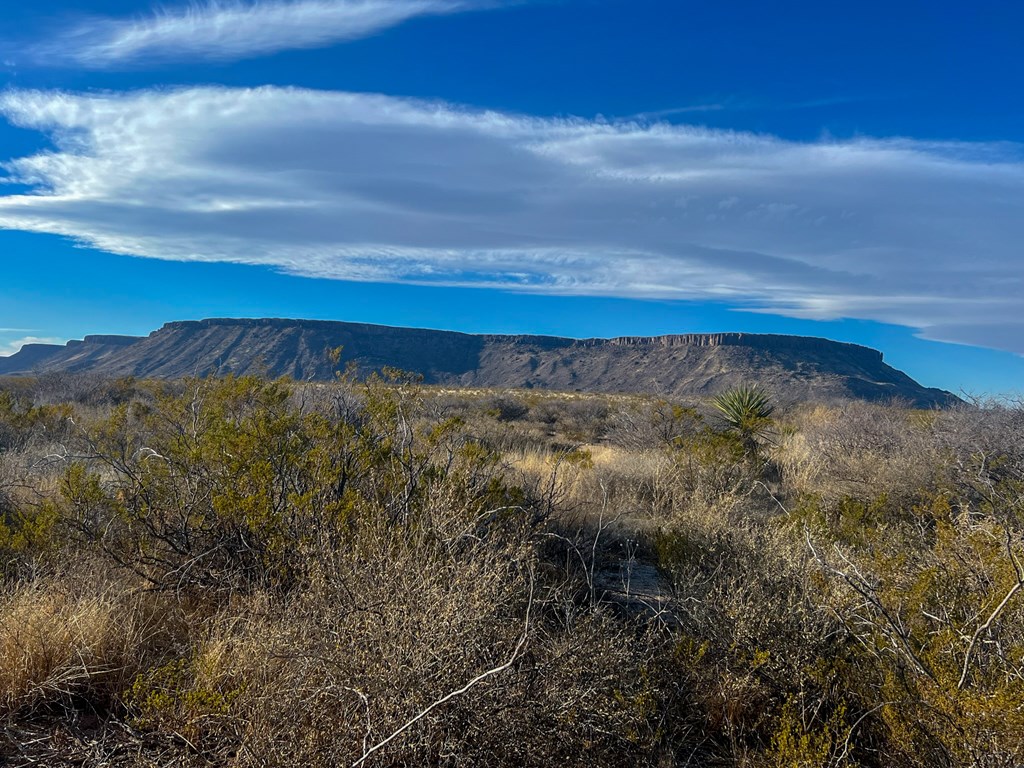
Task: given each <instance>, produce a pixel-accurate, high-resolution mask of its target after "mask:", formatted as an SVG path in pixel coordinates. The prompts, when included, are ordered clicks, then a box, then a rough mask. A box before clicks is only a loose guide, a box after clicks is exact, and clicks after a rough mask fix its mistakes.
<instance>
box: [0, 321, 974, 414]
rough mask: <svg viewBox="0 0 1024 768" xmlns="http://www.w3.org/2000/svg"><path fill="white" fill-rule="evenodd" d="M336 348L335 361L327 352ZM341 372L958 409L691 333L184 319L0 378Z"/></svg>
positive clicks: (790, 345)
mask: <svg viewBox="0 0 1024 768" xmlns="http://www.w3.org/2000/svg"><path fill="white" fill-rule="evenodd" d="M338 348H341V358H340V360H339V359H338V358H337V357H336V356H334V355H333V354H332V351H333V350H337V349H338ZM347 366H352V370H353V371H354V372H355V374H356V375H357V376H360V377H364V376H369V375H371V374H372V373H374V372H376V371H381V370H383V369H384V368H397V369H401V370H405V371H409V372H412V373H418V374H420V375H422V377H423V380H424V381H425V382H426V383H428V384H439V385H442V386H453V387H480V388H490V387H495V388H519V387H522V388H526V389H553V390H562V391H581V392H608V393H631V392H632V393H641V394H654V395H658V396H671V397H679V398H688V397H706V396H710V395H714V394H717V393H719V392H723V391H726V390H728V389H730V388H732V387H736V386H739V385H741V384H745V383H750V382H756V383H758V384H761V385H763V386H765V387H766V388H768V389H769V390H770V391H771V392H773V393H777V395H778V397H779V398H780V399H784V400H787V401H790V402H795V401H797V400H816V401H823V400H830V399H849V398H856V399H862V400H875V401H880V402H888V401H899V402H904V403H908V404H913V405H916V406H918V407H923V408H928V407H933V406H937V405H938V406H941V405H946V404H950V403H955V402H958V401H957V399H956V398H955V397H954V396H952V395H950V394H949V393H948V392H942V391H940V390H934V389H928V388H925V387H922V386H921V385H920V384H918V383H917V382H915V381H914V380H913V379H911V378H910V377H909V376H907V375H906V374H904V373H902V372H900V371H898V370H896V369H894V368H892V367H890V366H888V365H886V364H885V363H884V362H883V360H882V353H881V352H878V351H877V350H874V349H870V348H868V347H863V346H860V345H857V344H848V343H844V342H837V341H830V340H828V339H822V338H812V337H804V336H788V335H782V334H774V335H773V334H754V333H686V334H671V335H665V336H620V337H618V338H612V339H597V338H594V339H572V338H564V337H558V336H537V335H528V334H467V333H460V332H457V331H440V330H430V329H425V328H396V327H391V326H386V325H371V324H367V323H345V322H337V321H331V320H293V319H288V318H252V319H228V318H224V319H217V318H211V319H208V320H187V321H180V322H172V323H167V324H166V325H164V326H163V327H162V328H160V329H159V330H157V331H154V332H153V333H151V334H150V335H149V336H147V337H145V338H140V339H136V338H133V337H130V336H87V337H86V338H85V339H83V340H82V341H77V342H71V343H69V344H68V345H67V346H46V345H27V346H26V347H25V348H24V349H23V350H22V351H21V352H19V353H17V354H15V355H12V356H10V357H3V358H0V375H36V374H40V373H45V372H47V371H66V372H71V373H96V374H101V375H106V376H134V377H137V378H161V379H174V378H181V377H189V376H207V375H224V374H229V373H230V374H235V375H247V374H251V375H258V376H271V377H276V376H289V377H291V378H293V379H296V380H299V381H333V380H335V378H336V376H337V372H338V370H339V368H341V369H345V368H346V367H347Z"/></svg>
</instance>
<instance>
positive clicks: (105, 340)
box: [82, 334, 142, 347]
mask: <svg viewBox="0 0 1024 768" xmlns="http://www.w3.org/2000/svg"><path fill="white" fill-rule="evenodd" d="M141 338H142V337H141V336H114V335H110V334H94V335H91V336H86V337H85V338H83V339H82V343H83V344H105V345H107V346H109V347H128V346H131V345H132V344H134V343H135V342H137V341H139V340H140V339H141Z"/></svg>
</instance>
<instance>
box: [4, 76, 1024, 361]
mask: <svg viewBox="0 0 1024 768" xmlns="http://www.w3.org/2000/svg"><path fill="white" fill-rule="evenodd" d="M0 113H2V114H4V115H6V116H7V118H8V119H9V120H11V121H13V122H14V123H16V124H18V125H20V126H22V127H25V128H29V129H34V130H37V131H41V132H43V133H45V134H47V135H48V136H50V137H51V138H52V140H53V141H54V142H55V144H56V146H57V149H56V150H55V151H51V152H43V153H39V154H36V155H33V156H29V157H22V158H18V159H15V160H13V161H11V162H9V163H7V164H6V169H7V172H8V173H9V175H10V176H11V177H12V178H13V179H14V180H16V181H17V182H19V183H21V184H28V185H31V188H32V190H33V191H32V193H30V194H11V195H6V196H0V227H5V228H10V229H20V230H28V231H36V232H48V233H56V234H61V235H66V236H68V237H71V238H74V239H75V240H76V241H78V242H80V243H83V244H86V245H89V246H92V247H95V248H99V249H102V250H105V251H108V252H112V253H119V254H127V255H133V256H143V257H151V258H159V259H170V260H181V261H223V262H237V263H247V264H262V265H268V266H271V267H274V268H277V269H280V270H283V271H286V272H290V273H295V274H301V275H307V276H312V277H319V278H336V279H346V280H376V281H403V282H414V283H426V284H447V285H469V286H488V287H499V288H505V289H511V290H520V291H537V292H549V293H561V294H595V295H609V296H626V297H646V298H661V299H666V298H668V299H672V298H676V299H716V300H722V301H727V302H731V303H732V304H734V305H735V306H739V307H749V308H756V309H759V310H762V311H769V312H776V313H782V314H788V315H794V316H801V317H809V318H818V319H828V318H839V317H853V318H863V319H871V320H879V321H884V322H890V323H898V324H901V325H907V326H912V327H915V328H919V329H922V331H923V333H924V334H926V335H927V336H928V337H930V338H935V339H942V340H947V341H957V342H963V343H969V344H978V345H982V346H989V347H994V348H1001V349H1007V350H1012V351H1014V352H1018V353H1024V254H1022V250H1021V243H1024V217H1021V215H1020V211H1021V210H1024V159H1022V158H1024V153H1022V149H1021V147H1019V146H1016V145H1009V144H972V143H949V142H947V143H940V142H926V141H915V140H910V139H886V140H880V139H857V140H851V141H819V142H807V143H802V142H792V141H786V140H782V139H779V138H777V137H772V136H766V135H755V134H750V133H737V132H730V131H721V130H711V129H706V128H695V127H688V126H670V125H665V124H656V125H648V124H637V123H633V122H626V123H611V124H609V123H607V122H600V121H588V120H550V119H540V118H532V117H528V116H519V115H510V114H503V113H497V112H480V111H471V110H466V109H461V108H458V107H455V106H452V105H447V104H442V103H428V102H420V101H412V100H407V99H399V98H392V97H388V96H380V95H373V94H356V93H343V92H317V91H308V90H300V89H278V88H260V89H227V88H194V89H182V90H177V91H143V92H136V93H131V94H121V95H114V94H104V95H76V94H65V93H54V92H23V91H13V92H8V93H6V94H5V95H3V96H2V97H0ZM83 258H88V256H87V255H83Z"/></svg>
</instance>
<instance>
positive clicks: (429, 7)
mask: <svg viewBox="0 0 1024 768" xmlns="http://www.w3.org/2000/svg"><path fill="white" fill-rule="evenodd" d="M479 6H480V0H234V1H233V2H231V1H228V2H217V1H216V0H214V1H213V2H207V3H206V4H203V5H195V4H193V5H188V6H185V7H178V8H174V9H169V10H164V11H161V12H159V13H157V14H155V15H153V16H151V17H149V18H141V19H109V18H107V19H93V20H91V21H89V22H86V23H83V24H80V25H78V26H76V27H74V28H72V29H69V30H67V31H66V32H65V33H63V34H62V35H59V36H58V37H57V39H56V40H54V41H51V42H49V43H46V44H44V45H42V46H39V47H38V48H37V49H36V50H35V53H36V56H35V58H36V59H38V60H39V61H41V62H47V63H51V64H52V63H55V62H57V63H73V64H76V65H78V66H84V67H88V68H95V69H105V68H113V67H118V66H121V65H124V64H131V63H134V62H138V61H152V60H157V61H159V60H174V61H182V60H192V59H197V58H199V59H207V60H224V61H227V60H235V59H243V58H248V57H251V56H259V55H264V54H269V53H274V52H277V51H283V50H288V49H293V48H319V47H323V46H327V45H331V44H332V43H336V42H344V41H348V40H354V39H358V38H362V37H368V36H370V35H373V34H375V33H377V32H380V31H381V30H384V29H387V28H388V27H393V26H396V25H398V24H401V23H402V22H404V21H407V20H409V19H411V18H414V17H416V16H427V15H439V14H447V13H454V12H456V11H460V10H464V9H467V8H470V7H479Z"/></svg>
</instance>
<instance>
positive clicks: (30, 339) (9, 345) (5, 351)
mask: <svg viewBox="0 0 1024 768" xmlns="http://www.w3.org/2000/svg"><path fill="white" fill-rule="evenodd" d="M3 330H4V329H3V328H0V331H3ZM64 342H65V339H55V338H52V337H46V338H42V337H39V336H25V337H24V338H21V339H15V340H13V341H0V357H10V356H11V355H13V354H16V353H17V352H20V351H21V348H22V347H24V346H25V345H26V344H63V343H64Z"/></svg>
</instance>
